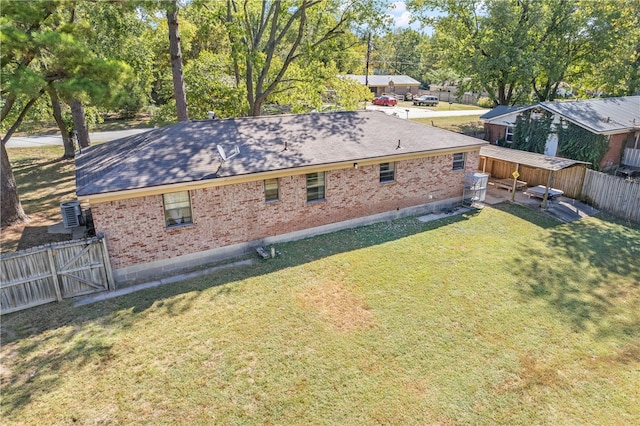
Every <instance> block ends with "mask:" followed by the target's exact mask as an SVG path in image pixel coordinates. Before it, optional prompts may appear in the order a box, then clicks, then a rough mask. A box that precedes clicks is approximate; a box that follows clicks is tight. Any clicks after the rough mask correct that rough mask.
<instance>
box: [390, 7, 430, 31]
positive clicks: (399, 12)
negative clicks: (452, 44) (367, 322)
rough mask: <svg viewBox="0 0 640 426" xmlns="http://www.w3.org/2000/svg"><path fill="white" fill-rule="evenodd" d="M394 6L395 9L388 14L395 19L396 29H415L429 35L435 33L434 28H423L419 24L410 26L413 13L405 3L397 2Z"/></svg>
mask: <svg viewBox="0 0 640 426" xmlns="http://www.w3.org/2000/svg"><path fill="white" fill-rule="evenodd" d="M393 4H394V5H395V7H394V8H391V9H388V11H387V13H388V14H389V15H391V17H392V18H393V21H394V23H395V27H396V28H413V29H414V30H416V31H420V32H426V33H427V34H429V35H431V34H432V33H433V28H431V27H426V28H421V27H420V24H418V23H413V24H410V21H411V13H410V12H409V11H408V10H407V5H406V4H405V2H403V1H396V2H394V3H393ZM435 14H436V13H434V15H435Z"/></svg>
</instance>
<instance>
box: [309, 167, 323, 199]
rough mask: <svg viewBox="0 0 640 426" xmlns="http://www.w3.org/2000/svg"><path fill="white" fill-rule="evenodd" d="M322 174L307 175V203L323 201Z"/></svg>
mask: <svg viewBox="0 0 640 426" xmlns="http://www.w3.org/2000/svg"><path fill="white" fill-rule="evenodd" d="M324 178H325V176H324V172H318V173H307V202H312V201H319V200H324Z"/></svg>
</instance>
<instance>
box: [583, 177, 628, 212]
mask: <svg viewBox="0 0 640 426" xmlns="http://www.w3.org/2000/svg"><path fill="white" fill-rule="evenodd" d="M582 198H584V199H585V200H586V201H587V202H589V203H590V204H592V205H594V206H595V207H597V208H599V209H600V210H604V211H606V212H607V213H610V214H612V215H614V216H618V217H621V218H624V219H626V220H630V221H633V222H640V183H638V182H634V181H630V180H625V179H621V178H620V177H617V176H610V175H606V174H604V173H600V172H595V171H593V170H587V173H586V175H585V179H584V185H583V186H582Z"/></svg>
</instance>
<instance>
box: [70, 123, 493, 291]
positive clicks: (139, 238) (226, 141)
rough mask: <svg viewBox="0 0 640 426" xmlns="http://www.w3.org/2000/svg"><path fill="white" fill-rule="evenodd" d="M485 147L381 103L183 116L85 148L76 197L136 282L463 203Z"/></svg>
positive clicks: (122, 271) (120, 271) (117, 267)
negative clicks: (368, 107)
mask: <svg viewBox="0 0 640 426" xmlns="http://www.w3.org/2000/svg"><path fill="white" fill-rule="evenodd" d="M485 144H486V142H484V141H482V140H479V139H475V138H471V137H468V136H464V135H461V134H457V133H452V132H448V131H445V130H442V129H437V128H433V127H427V126H424V125H422V124H419V123H415V122H410V121H407V120H403V119H400V118H397V117H393V116H389V115H387V114H384V113H382V112H376V111H357V112H338V113H336V112H333V113H312V114H301V115H280V116H264V117H243V118H232V119H221V120H208V121H191V122H182V123H178V124H174V125H170V126H167V127H163V128H159V129H154V130H151V131H149V132H146V133H142V134H139V135H135V136H131V137H128V138H123V139H119V140H115V141H111V142H108V143H105V144H102V145H96V146H93V147H91V148H89V149H88V150H86V151H84V152H83V153H82V154H81V155H79V156H78V157H77V160H76V181H77V195H78V198H79V199H80V200H81V201H83V203H84V204H85V205H86V204H88V205H89V207H90V209H91V213H92V217H93V222H94V226H95V229H96V232H104V233H105V235H106V240H107V246H108V250H109V256H110V260H111V263H112V267H113V270H114V275H115V278H116V280H117V281H118V282H127V281H129V280H132V279H136V278H138V277H139V276H144V275H147V274H150V273H154V272H159V271H168V270H174V269H175V270H177V269H181V268H185V267H191V266H195V265H199V264H204V263H207V262H211V261H213V260H218V259H222V258H226V257H231V256H235V255H238V254H240V253H243V252H246V251H248V250H250V249H253V248H255V247H257V246H259V245H265V244H273V243H275V242H278V241H287V240H294V239H298V238H304V237H306V236H311V235H314V234H319V233H324V232H330V231H334V230H338V229H345V228H350V227H355V226H359V225H363V224H368V223H374V222H376V221H382V220H388V219H391V218H396V217H402V216H406V215H413V214H421V213H427V212H431V211H438V210H441V209H443V208H449V207H451V206H454V205H457V204H459V203H460V201H461V198H462V193H463V180H464V176H465V174H466V173H470V172H475V171H476V170H477V169H478V163H479V150H480V147H481V146H483V145H485ZM219 148H222V149H219ZM236 148H237V149H236ZM223 156H224V158H226V161H222V158H223Z"/></svg>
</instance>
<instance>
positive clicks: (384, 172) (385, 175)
mask: <svg viewBox="0 0 640 426" xmlns="http://www.w3.org/2000/svg"><path fill="white" fill-rule="evenodd" d="M395 179H396V163H381V164H380V183H384V182H393V181H394V180H395Z"/></svg>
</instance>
